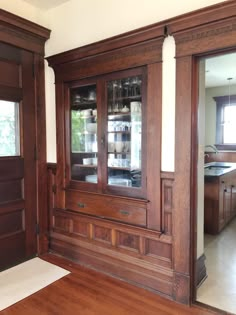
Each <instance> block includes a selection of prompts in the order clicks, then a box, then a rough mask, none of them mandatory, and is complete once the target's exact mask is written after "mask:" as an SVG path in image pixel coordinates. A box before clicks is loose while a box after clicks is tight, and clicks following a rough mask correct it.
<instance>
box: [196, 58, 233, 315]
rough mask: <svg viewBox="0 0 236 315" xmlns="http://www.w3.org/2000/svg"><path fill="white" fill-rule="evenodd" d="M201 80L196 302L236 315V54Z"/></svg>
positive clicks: (206, 65) (216, 62)
mask: <svg viewBox="0 0 236 315" xmlns="http://www.w3.org/2000/svg"><path fill="white" fill-rule="evenodd" d="M198 77H199V82H198V87H199V91H198V92H199V93H198V163H197V183H198V184H197V194H196V196H197V263H196V273H197V274H196V279H197V281H196V286H197V287H196V301H198V302H201V303H204V304H207V305H210V306H212V307H215V308H218V309H222V310H225V311H228V312H231V313H236V247H235V241H236V150H235V149H236V53H235V52H229V53H224V54H220V55H214V56H207V57H201V58H199V60H198Z"/></svg>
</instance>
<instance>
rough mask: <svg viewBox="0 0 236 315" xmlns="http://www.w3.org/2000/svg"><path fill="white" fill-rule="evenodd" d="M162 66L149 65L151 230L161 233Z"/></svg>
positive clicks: (148, 154)
mask: <svg viewBox="0 0 236 315" xmlns="http://www.w3.org/2000/svg"><path fill="white" fill-rule="evenodd" d="M161 75H162V64H158V63H156V64H152V65H148V78H147V82H148V90H147V97H148V99H147V104H148V106H147V125H146V128H147V136H146V137H147V150H148V153H147V179H148V180H147V199H148V200H149V203H148V218H147V219H148V222H147V226H148V227H149V228H150V229H154V230H158V231H161V181H160V172H161V158H160V157H161V110H162V90H161V85H162V77H161Z"/></svg>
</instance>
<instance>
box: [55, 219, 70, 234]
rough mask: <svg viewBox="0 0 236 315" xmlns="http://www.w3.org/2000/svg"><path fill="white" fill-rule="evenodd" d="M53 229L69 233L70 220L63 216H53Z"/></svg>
mask: <svg viewBox="0 0 236 315" xmlns="http://www.w3.org/2000/svg"><path fill="white" fill-rule="evenodd" d="M53 227H54V229H56V230H60V231H63V232H69V231H70V227H71V220H69V219H68V218H66V217H63V216H54V218H53Z"/></svg>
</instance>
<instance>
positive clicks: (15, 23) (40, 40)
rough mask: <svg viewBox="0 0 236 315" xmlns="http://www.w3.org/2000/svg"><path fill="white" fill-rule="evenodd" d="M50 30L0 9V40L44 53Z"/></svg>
mask: <svg viewBox="0 0 236 315" xmlns="http://www.w3.org/2000/svg"><path fill="white" fill-rule="evenodd" d="M50 32H51V31H50V30H48V29H47V28H45V27H42V26H40V25H38V24H36V23H33V22H30V21H28V20H26V19H24V18H22V17H20V16H17V15H15V14H12V13H10V12H7V11H5V10H2V9H0V41H2V42H5V43H7V44H11V45H14V46H17V47H20V48H23V49H26V50H30V51H32V52H35V53H38V54H40V55H44V43H45V41H46V40H47V39H48V38H49V36H50Z"/></svg>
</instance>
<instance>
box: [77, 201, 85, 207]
mask: <svg viewBox="0 0 236 315" xmlns="http://www.w3.org/2000/svg"><path fill="white" fill-rule="evenodd" d="M77 205H78V207H79V208H85V206H86V205H85V204H84V203H82V202H78V204H77Z"/></svg>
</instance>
